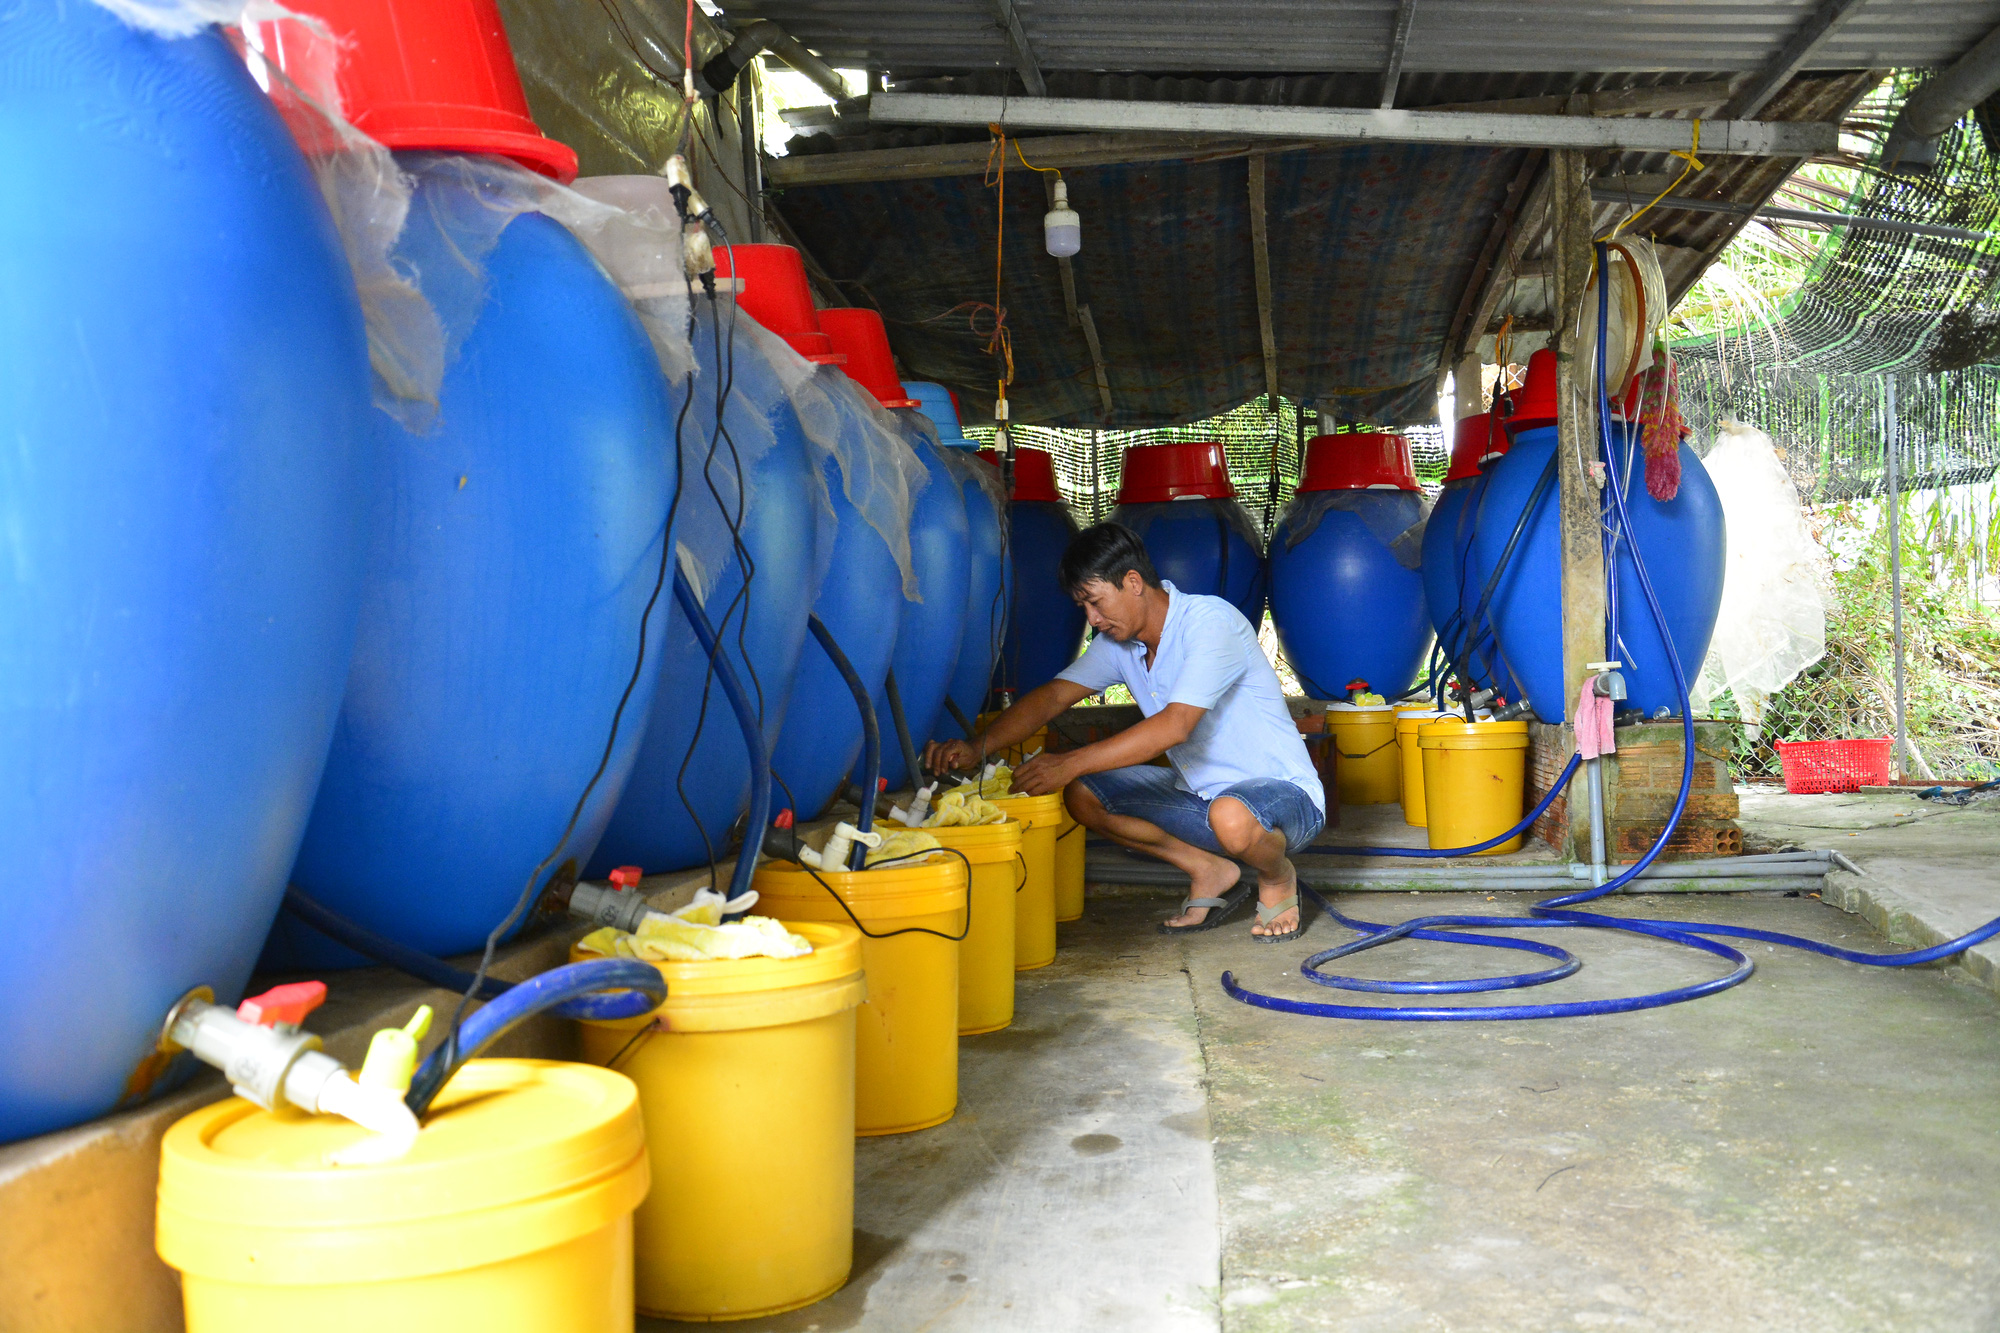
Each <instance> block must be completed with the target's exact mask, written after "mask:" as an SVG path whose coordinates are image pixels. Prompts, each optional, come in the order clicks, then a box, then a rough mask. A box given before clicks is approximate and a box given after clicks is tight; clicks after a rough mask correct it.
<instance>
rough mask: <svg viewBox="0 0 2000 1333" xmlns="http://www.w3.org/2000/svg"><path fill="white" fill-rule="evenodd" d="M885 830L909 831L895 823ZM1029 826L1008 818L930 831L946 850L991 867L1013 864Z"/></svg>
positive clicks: (888, 821)
mask: <svg viewBox="0 0 2000 1333" xmlns="http://www.w3.org/2000/svg"><path fill="white" fill-rule="evenodd" d="M881 827H883V828H898V829H899V828H908V827H909V825H907V824H903V823H899V822H898V821H896V820H893V819H885V820H883V821H882V824H881ZM1027 827H1028V826H1027V825H1026V824H1024V823H1022V822H1021V821H1020V820H1018V819H1015V818H1013V817H1012V816H1009V817H1008V818H1007V819H1005V820H1003V821H1001V822H1000V823H998V824H958V825H953V826H948V827H945V828H927V829H925V830H924V832H925V833H928V834H930V835H931V836H932V837H934V838H936V839H937V840H938V841H939V842H941V843H943V844H944V845H945V846H947V847H951V848H955V849H956V850H958V851H961V852H964V853H965V859H966V860H968V861H970V862H972V864H974V865H976V866H978V865H992V864H994V863H996V862H1000V861H1011V860H1013V859H1014V855H1015V853H1017V852H1019V851H1020V850H1021V834H1022V833H1023V832H1024V831H1025V830H1026V829H1027Z"/></svg>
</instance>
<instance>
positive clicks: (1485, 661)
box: [1423, 414, 1506, 689]
mask: <svg viewBox="0 0 2000 1333" xmlns="http://www.w3.org/2000/svg"><path fill="white" fill-rule="evenodd" d="M1504 452H1506V436H1505V434H1504V433H1503V432H1501V431H1500V430H1498V429H1496V428H1495V425H1494V421H1493V418H1492V417H1491V416H1489V415H1485V414H1482V415H1479V416H1475V417H1467V418H1465V419H1463V420H1461V421H1460V422H1459V423H1458V426H1457V436H1456V439H1455V440H1454V443H1453V446H1452V453H1451V468H1450V470H1449V472H1447V473H1446V476H1445V483H1444V490H1443V491H1442V492H1440V493H1439V495H1438V498H1437V502H1436V503H1435V504H1434V505H1433V506H1432V507H1431V516H1430V521H1429V522H1428V523H1427V524H1426V525H1425V527H1424V547H1423V576H1424V603H1425V606H1426V608H1427V609H1428V611H1429V614H1430V621H1431V628H1432V630H1433V631H1435V632H1436V634H1437V636H1438V643H1439V644H1440V645H1442V647H1443V649H1444V654H1445V660H1446V662H1447V664H1449V663H1450V662H1453V661H1456V660H1458V659H1459V658H1460V657H1461V656H1462V655H1463V654H1464V652H1465V649H1466V646H1467V645H1466V636H1467V633H1468V627H1467V625H1466V623H1465V619H1466V617H1467V616H1470V615H1472V614H1473V613H1474V612H1475V611H1476V610H1477V609H1478V602H1479V594H1480V592H1481V590H1482V588H1483V587H1484V585H1480V587H1471V588H1468V587H1466V586H1465V585H1466V584H1467V583H1468V582H1469V581H1470V578H1471V576H1470V574H1469V572H1468V569H1469V552H1470V551H1471V549H1472V521H1473V517H1474V516H1475V515H1476V514H1477V513H1478V512H1479V499H1480V497H1481V496H1482V495H1483V494H1484V493H1485V490H1486V477H1485V474H1484V473H1483V472H1482V471H1481V470H1480V466H1481V460H1482V459H1490V461H1498V459H1499V457H1500V455H1501V454H1502V453H1504ZM1480 623H1481V625H1482V626H1483V625H1484V624H1485V621H1484V620H1483V619H1482V620H1481V622H1480ZM1471 632H1473V633H1474V634H1475V637H1476V639H1477V645H1476V648H1475V651H1474V652H1473V653H1472V656H1471V675H1472V678H1473V683H1474V684H1475V685H1476V686H1478V687H1479V688H1481V689H1484V688H1486V687H1487V686H1489V685H1491V684H1492V671H1491V669H1490V668H1491V667H1492V665H1493V663H1494V660H1495V655H1496V654H1497V651H1498V650H1497V649H1495V648H1494V646H1493V638H1492V635H1491V633H1490V632H1479V631H1476V630H1475V631H1471ZM1446 669H1447V670H1449V669H1450V668H1449V665H1447V668H1446Z"/></svg>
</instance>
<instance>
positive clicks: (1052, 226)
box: [1042, 176, 1083, 259]
mask: <svg viewBox="0 0 2000 1333" xmlns="http://www.w3.org/2000/svg"><path fill="white" fill-rule="evenodd" d="M1042 241H1043V243H1044V244H1045V245H1047V246H1048V250H1049V253H1050V254H1052V255H1054V256H1055V257H1056V258H1057V259H1067V258H1069V256H1071V255H1073V254H1075V253H1076V252H1077V251H1079V250H1081V249H1083V219H1082V218H1080V217H1078V216H1077V215H1076V211H1075V210H1074V209H1072V208H1071V207H1070V206H1069V186H1067V185H1065V184H1063V179H1062V177H1060V176H1058V177H1056V188H1055V202H1054V204H1053V205H1052V206H1051V207H1050V209H1049V211H1048V213H1047V214H1046V215H1045V216H1044V217H1043V218H1042Z"/></svg>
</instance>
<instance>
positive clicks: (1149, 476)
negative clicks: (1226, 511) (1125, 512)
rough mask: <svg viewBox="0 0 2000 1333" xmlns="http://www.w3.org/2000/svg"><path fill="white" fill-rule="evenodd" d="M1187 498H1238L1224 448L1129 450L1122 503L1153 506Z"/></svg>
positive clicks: (1192, 446)
mask: <svg viewBox="0 0 2000 1333" xmlns="http://www.w3.org/2000/svg"><path fill="white" fill-rule="evenodd" d="M1184 495H1199V496H1201V497H1203V498H1205V499H1209V500H1228V499H1233V498H1234V497H1235V495H1236V488H1235V487H1234V486H1232V485H1230V484H1229V460H1228V459H1227V458H1225V457H1224V456H1223V453H1222V446H1221V445H1219V444H1214V443H1200V444H1135V445H1133V446H1131V447H1130V448H1129V449H1127V450H1126V451H1125V476H1124V479H1123V480H1122V481H1120V482H1119V484H1118V503H1119V504H1122V505H1131V504H1151V503H1153V502H1154V501H1156V500H1178V499H1180V498H1181V497H1182V496H1184Z"/></svg>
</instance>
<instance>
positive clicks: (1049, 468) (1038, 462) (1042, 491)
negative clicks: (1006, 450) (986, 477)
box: [979, 445, 1062, 504]
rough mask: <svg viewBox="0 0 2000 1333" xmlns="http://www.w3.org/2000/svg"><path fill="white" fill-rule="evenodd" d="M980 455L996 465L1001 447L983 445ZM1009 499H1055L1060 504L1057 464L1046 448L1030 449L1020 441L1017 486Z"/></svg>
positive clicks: (1016, 469) (1015, 485)
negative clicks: (988, 447) (984, 446)
mask: <svg viewBox="0 0 2000 1333" xmlns="http://www.w3.org/2000/svg"><path fill="white" fill-rule="evenodd" d="M979 457H980V458H981V460H983V461H984V462H987V463H990V464H991V465H993V466H994V467H999V466H1000V454H999V451H998V450H994V449H981V450H980V451H979ZM1007 498H1008V499H1009V500H1052V501H1055V502H1056V503H1058V504H1060V503H1061V502H1062V492H1061V491H1058V490H1057V489H1056V465H1055V463H1054V461H1053V460H1051V459H1050V458H1049V455H1048V452H1047V451H1046V450H1043V449H1029V448H1027V447H1026V446H1023V445H1017V446H1015V449H1014V489H1013V492H1012V493H1011V494H1009V495H1008V497H1007Z"/></svg>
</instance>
